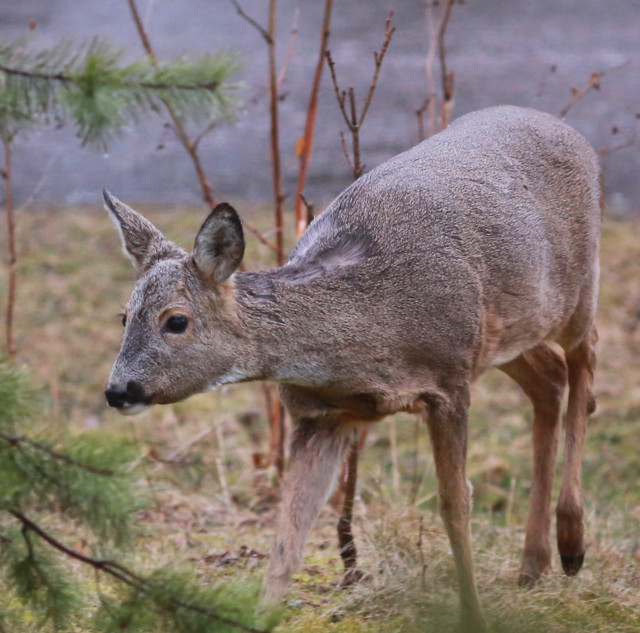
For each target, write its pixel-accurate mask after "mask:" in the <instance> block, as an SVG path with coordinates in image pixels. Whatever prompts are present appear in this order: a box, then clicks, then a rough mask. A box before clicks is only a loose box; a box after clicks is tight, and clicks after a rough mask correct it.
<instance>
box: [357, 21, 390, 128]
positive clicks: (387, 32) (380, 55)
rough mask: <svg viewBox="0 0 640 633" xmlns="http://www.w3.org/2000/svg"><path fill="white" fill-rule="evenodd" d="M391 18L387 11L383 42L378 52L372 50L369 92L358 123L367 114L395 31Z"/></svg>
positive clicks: (361, 122) (362, 120) (360, 123)
mask: <svg viewBox="0 0 640 633" xmlns="http://www.w3.org/2000/svg"><path fill="white" fill-rule="evenodd" d="M392 18H393V11H391V13H389V17H388V18H387V21H386V22H385V25H384V33H385V37H384V42H383V43H382V48H381V49H380V52H379V53H376V52H375V51H374V53H373V59H374V62H375V71H374V73H373V79H372V80H371V85H370V86H369V92H368V93H367V97H366V99H365V100H364V107H363V108H362V112H361V113H360V121H359V125H362V124H363V123H364V119H365V117H366V116H367V111H368V110H369V106H370V105H371V100H372V99H373V93H374V92H375V89H376V85H377V83H378V75H379V74H380V67H381V66H382V60H383V59H384V56H385V55H386V53H387V49H388V48H389V43H390V42H391V38H392V37H393V34H394V33H395V30H396V27H395V26H393V27H392V26H391V20H392Z"/></svg>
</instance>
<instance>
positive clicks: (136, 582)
mask: <svg viewBox="0 0 640 633" xmlns="http://www.w3.org/2000/svg"><path fill="white" fill-rule="evenodd" d="M11 514H12V515H13V516H14V517H15V518H16V519H18V521H20V522H21V523H22V525H23V532H25V531H26V532H27V534H28V531H31V532H33V533H34V534H36V535H37V536H38V537H40V538H41V539H42V540H43V541H44V542H45V543H47V544H48V545H50V546H51V547H53V548H54V549H56V550H58V551H59V552H62V553H63V554H65V555H66V556H68V557H70V558H72V559H74V560H77V561H79V562H81V563H84V564H85V565H89V566H91V567H93V568H94V569H95V570H97V571H101V572H103V573H106V574H108V575H109V576H111V577H113V578H115V579H116V580H119V581H120V582H122V583H124V584H126V585H128V586H130V587H132V588H134V589H136V590H138V591H140V592H143V593H147V592H149V591H151V590H152V589H153V588H154V587H153V586H152V583H151V582H150V581H149V579H147V578H143V577H142V576H140V575H138V574H136V573H135V572H133V571H131V570H130V569H129V568H127V567H125V566H124V565H121V564H119V563H117V562H115V561H112V560H105V559H98V558H92V557H91V556H87V555H85V554H82V553H81V552H78V551H76V550H74V549H72V548H70V547H67V546H66V545H64V543H61V542H60V541H58V540H57V539H56V538H54V537H53V536H51V535H50V534H49V533H47V532H45V530H43V529H42V528H41V527H40V526H39V525H38V524H37V523H35V522H34V521H32V520H31V519H29V518H28V517H27V516H25V515H24V514H22V513H21V512H17V511H11ZM27 540H28V539H27ZM166 598H167V601H168V602H169V603H170V604H171V605H172V606H173V607H175V608H180V609H185V610H187V611H192V612H195V613H198V614H200V615H203V616H205V617H207V618H212V619H214V620H217V621H219V622H221V623H222V624H226V625H227V626H231V627H234V628H237V629H239V630H241V631H246V632H247V633H267V632H266V630H264V629H258V628H255V627H252V626H247V625H245V624H242V623H240V622H236V621H235V620H232V619H231V618H228V617H226V616H224V615H221V614H219V613H217V612H216V611H215V610H214V609H211V608H208V607H202V606H200V605H197V604H193V603H190V602H186V601H184V600H181V599H178V598H175V597H174V596H166Z"/></svg>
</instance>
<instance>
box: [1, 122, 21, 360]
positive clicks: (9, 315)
mask: <svg viewBox="0 0 640 633" xmlns="http://www.w3.org/2000/svg"><path fill="white" fill-rule="evenodd" d="M3 137H4V138H3V141H4V171H3V174H2V175H3V178H4V190H5V197H6V202H5V209H6V213H7V241H8V251H9V262H8V274H9V278H8V281H7V307H6V312H5V341H6V346H7V354H9V358H10V359H11V360H13V359H14V358H15V356H16V347H15V341H14V337H13V314H14V310H15V304H16V285H17V270H16V263H17V261H18V256H17V252H16V219H15V214H14V208H13V187H12V182H11V140H10V139H9V137H8V133H7V131H6V130H5V133H4V135H3Z"/></svg>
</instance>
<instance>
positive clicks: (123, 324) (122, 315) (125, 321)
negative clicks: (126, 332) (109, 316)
mask: <svg viewBox="0 0 640 633" xmlns="http://www.w3.org/2000/svg"><path fill="white" fill-rule="evenodd" d="M118 316H121V317H122V327H124V326H125V325H126V324H127V315H126V314H119V315H118Z"/></svg>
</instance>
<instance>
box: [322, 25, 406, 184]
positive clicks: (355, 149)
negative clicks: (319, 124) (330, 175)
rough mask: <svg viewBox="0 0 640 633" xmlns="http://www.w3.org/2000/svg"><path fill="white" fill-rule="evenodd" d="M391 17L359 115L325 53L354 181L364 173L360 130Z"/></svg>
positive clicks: (390, 32) (388, 35) (351, 91)
mask: <svg viewBox="0 0 640 633" xmlns="http://www.w3.org/2000/svg"><path fill="white" fill-rule="evenodd" d="M392 17H393V12H392V13H390V14H389V17H388V18H387V21H386V23H385V38H384V42H383V43H382V47H381V48H380V51H379V52H374V54H373V59H374V62H375V68H374V72H373V77H372V79H371V83H370V85H369V90H368V92H367V96H366V98H365V101H364V104H363V107H362V110H361V112H360V114H358V109H357V106H356V99H355V92H354V89H353V87H350V88H349V90H348V91H347V92H345V91H344V90H340V86H339V84H338V78H337V75H336V69H335V62H334V61H333V58H332V57H331V52H330V51H326V52H325V57H326V59H327V64H328V65H329V70H330V72H331V80H332V82H333V90H334V93H335V95H336V100H337V101H338V107H339V109H340V112H341V113H342V118H343V119H344V122H345V123H346V124H347V127H348V128H349V131H350V132H351V147H352V154H353V162H352V161H351V160H350V159H349V153H348V151H347V149H346V143H345V140H344V135H342V134H341V137H340V139H341V142H342V150H343V152H344V154H345V157H346V158H347V162H348V163H349V166H350V167H351V171H352V173H353V176H354V178H355V180H357V179H358V178H360V176H362V173H363V172H364V165H362V163H361V161H360V128H361V127H362V124H363V122H364V119H365V117H366V115H367V112H368V110H369V106H370V105H371V100H372V99H373V93H374V92H375V89H376V86H377V84H378V75H379V73H380V67H381V66H382V61H383V60H384V56H385V54H386V52H387V49H388V48H389V42H390V41H391V38H392V37H393V33H394V31H395V27H392V26H391V19H392ZM347 94H348V95H349V109H348V111H347V107H346V96H347Z"/></svg>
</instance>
